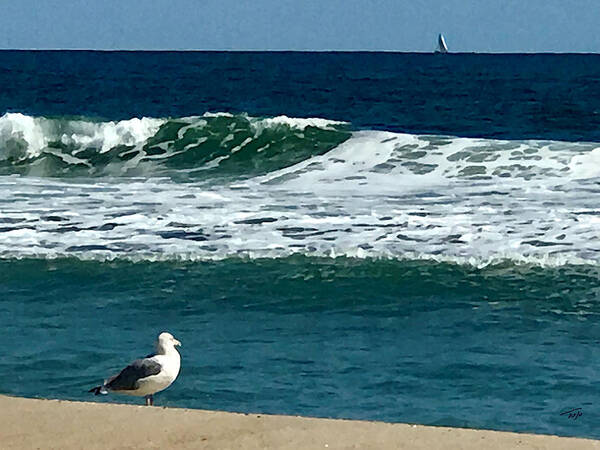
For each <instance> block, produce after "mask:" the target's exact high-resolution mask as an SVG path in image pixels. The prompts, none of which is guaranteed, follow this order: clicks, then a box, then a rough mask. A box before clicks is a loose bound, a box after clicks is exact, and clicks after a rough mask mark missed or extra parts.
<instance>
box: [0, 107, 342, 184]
mask: <svg viewBox="0 0 600 450" xmlns="http://www.w3.org/2000/svg"><path fill="white" fill-rule="evenodd" d="M345 125H346V124H344V123H343V122H335V121H329V120H326V119H319V118H305V119H301V118H299V119H295V118H289V117H286V116H278V117H272V118H254V117H249V116H247V115H232V114H229V113H217V114H214V113H206V114H204V115H202V116H194V117H182V118H170V119H159V118H148V117H143V118H132V119H129V120H122V121H117V122H114V121H108V122H102V121H94V120H91V119H88V118H81V119H66V118H45V117H31V116H27V115H24V114H20V113H7V114H4V115H3V116H2V117H0V174H3V175H7V174H15V173H17V174H22V175H35V176H102V175H109V176H139V175H147V174H151V175H169V176H175V177H177V176H180V177H184V178H191V179H195V178H198V177H202V176H204V175H206V174H207V171H208V172H209V173H211V174H214V173H215V172H218V173H220V174H225V173H227V174H230V175H240V174H243V175H247V176H253V175H258V174H264V173H267V172H269V171H272V170H277V169H281V168H284V167H287V166H289V165H293V164H295V163H297V162H299V161H302V160H304V159H307V158H309V157H311V156H315V155H319V154H322V153H324V152H326V151H328V150H330V149H331V148H333V147H335V146H337V145H338V144H339V143H341V142H343V141H344V140H346V139H347V138H348V137H350V133H349V132H348V131H347V129H346V126H345Z"/></svg>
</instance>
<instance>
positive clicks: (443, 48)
mask: <svg viewBox="0 0 600 450" xmlns="http://www.w3.org/2000/svg"><path fill="white" fill-rule="evenodd" d="M435 52H436V53H448V46H447V45H446V40H445V39H444V35H443V34H441V33H440V34H438V48H437V49H436V50H435Z"/></svg>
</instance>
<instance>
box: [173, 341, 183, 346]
mask: <svg viewBox="0 0 600 450" xmlns="http://www.w3.org/2000/svg"><path fill="white" fill-rule="evenodd" d="M173 345H176V346H177V347H181V342H179V341H178V340H177V339H173Z"/></svg>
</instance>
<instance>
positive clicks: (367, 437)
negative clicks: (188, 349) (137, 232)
mask: <svg viewBox="0 0 600 450" xmlns="http://www.w3.org/2000/svg"><path fill="white" fill-rule="evenodd" d="M0 443H1V447H2V448H3V449H30V448H56V449H59V448H60V449H79V448H86V449H96V448H98V449H100V448H102V449H106V448H178V449H196V448H202V449H349V448H355V449H436V448H440V449H441V448H453V449H481V448H486V449H512V448H518V449H561V450H562V449H566V448H569V449H588V448H599V449H600V441H595V440H589V439H578V438H564V437H556V436H544V435H532V434H520V433H507V432H497V431H485V430H468V429H461V428H446V427H428V426H420V425H408V424H387V423H381V422H365V421H351V420H332V419H314V418H305V417H291V416H270V415H262V414H248V415H246V414H235V413H227V412H217V411H201V410H190V409H172V408H161V407H145V406H134V405H119V404H106V403H88V402H70V401H59V400H37V399H24V398H15V397H7V396H0Z"/></svg>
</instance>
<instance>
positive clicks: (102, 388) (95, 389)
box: [88, 385, 108, 395]
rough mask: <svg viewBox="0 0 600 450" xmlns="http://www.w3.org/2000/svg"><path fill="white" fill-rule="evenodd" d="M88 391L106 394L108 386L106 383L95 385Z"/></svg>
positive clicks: (95, 393)
mask: <svg viewBox="0 0 600 450" xmlns="http://www.w3.org/2000/svg"><path fill="white" fill-rule="evenodd" d="M88 392H93V393H94V395H98V394H102V395H106V394H108V391H107V390H106V386H104V385H101V386H96V387H93V388H91V389H90V390H89V391H88Z"/></svg>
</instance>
